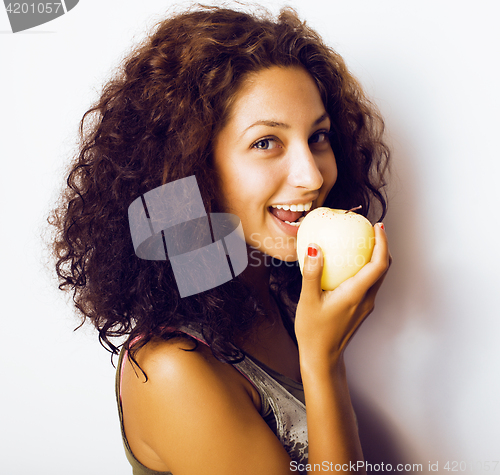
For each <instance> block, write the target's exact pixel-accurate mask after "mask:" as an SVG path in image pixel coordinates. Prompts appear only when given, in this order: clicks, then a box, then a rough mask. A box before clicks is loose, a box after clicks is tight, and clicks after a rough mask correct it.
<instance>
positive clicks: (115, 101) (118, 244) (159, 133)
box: [49, 6, 389, 360]
mask: <svg viewBox="0 0 500 475" xmlns="http://www.w3.org/2000/svg"><path fill="white" fill-rule="evenodd" d="M271 66H283V67H291V66H299V67H302V68H305V70H307V71H308V72H309V74H310V75H311V76H312V78H313V79H314V81H315V82H316V84H317V87H318V89H319V92H320V95H321V98H322V100H323V103H324V106H325V108H326V111H327V112H328V114H329V116H330V118H331V123H332V130H331V139H330V140H331V144H332V148H333V151H334V153H335V157H336V161H337V167H338V179H337V182H336V184H335V186H334V187H333V189H332V191H331V192H330V194H329V196H328V197H327V200H326V202H325V204H324V205H325V206H329V207H332V208H343V209H350V208H353V207H354V206H357V205H362V206H363V208H362V209H363V212H364V214H365V215H366V214H368V212H369V211H370V206H371V205H372V204H374V203H378V206H377V208H378V210H379V211H380V214H381V216H382V217H383V216H384V215H385V212H386V199H385V195H384V193H383V187H384V185H385V183H384V179H383V177H384V173H385V171H386V169H387V164H388V159H389V150H388V148H387V146H386V145H385V144H384V142H383V141H382V134H383V127H384V125H383V121H382V119H381V118H380V116H379V114H378V112H377V110H376V109H375V107H374V106H373V105H372V104H371V103H370V102H369V101H368V100H367V98H366V96H365V94H364V93H363V91H362V89H361V87H360V86H359V84H358V82H357V81H356V80H355V79H354V78H353V76H352V75H351V74H350V73H349V71H348V70H347V67H346V65H345V63H344V61H343V60H342V58H341V57H340V56H339V55H338V54H337V53H336V52H334V51H333V50H332V49H331V48H329V47H328V46H326V45H325V44H324V43H323V41H322V40H321V38H320V37H319V35H318V34H317V33H316V32H314V31H313V30H311V29H310V28H309V27H308V26H307V25H306V24H305V23H304V22H302V21H301V20H300V19H299V18H298V17H297V14H296V13H295V12H294V11H293V10H292V9H289V8H286V9H283V10H282V11H281V12H280V14H279V16H278V17H277V18H273V16H272V15H270V14H269V13H267V12H264V13H258V14H257V13H251V14H250V13H245V12H241V11H234V10H231V9H227V8H219V7H205V6H198V7H196V8H193V9H190V10H188V11H185V12H183V13H180V14H177V15H175V16H174V17H172V18H169V19H166V20H164V21H162V22H161V23H159V24H158V25H157V27H156V28H155V29H154V31H153V32H152V34H151V35H150V36H149V37H148V38H147V39H146V40H145V41H144V42H143V43H142V44H141V45H140V46H138V47H137V48H136V49H135V50H134V51H133V52H132V53H131V54H130V55H129V56H128V58H126V59H125V60H124V62H123V65H122V68H121V69H120V72H119V73H118V74H117V75H116V77H114V78H112V79H111V80H110V81H109V82H108V83H107V84H106V85H105V87H104V89H103V92H102V95H101V97H100V99H99V100H98V102H97V103H96V104H95V105H94V106H93V107H92V108H91V109H90V110H89V111H87V112H86V113H85V115H84V116H83V119H82V121H81V124H80V133H81V146H80V150H79V154H78V155H77V156H76V157H75V159H74V161H73V163H72V165H71V172H70V173H69V176H68V179H67V188H66V189H65V191H64V193H63V195H62V198H61V202H60V204H59V206H58V207H57V209H56V210H55V211H54V212H53V213H52V214H51V216H50V218H49V222H50V223H51V224H52V225H54V226H55V228H56V230H57V237H56V239H55V241H54V244H53V249H54V254H55V256H56V261H57V263H56V271H57V274H58V276H59V279H60V285H59V288H60V289H62V290H72V292H73V294H72V295H73V300H74V303H75V305H76V307H77V309H78V310H79V312H80V313H81V314H82V316H83V321H85V320H86V319H89V320H90V321H91V322H92V323H93V324H94V325H95V327H96V328H97V329H98V331H99V338H100V341H101V343H102V344H103V346H105V347H106V348H107V349H108V350H110V351H111V352H113V353H116V352H118V350H119V347H120V345H121V344H122V343H123V341H122V339H119V341H117V340H115V337H124V336H127V335H130V338H129V340H128V341H131V339H132V338H133V337H135V336H137V335H142V336H143V337H144V338H143V342H146V341H148V339H149V338H151V337H152V336H153V335H159V336H163V337H168V336H169V335H170V336H171V335H172V331H173V329H175V328H178V327H179V326H180V325H185V324H186V323H190V324H197V325H200V326H201V328H202V329H203V332H204V336H205V338H206V339H207V341H208V343H209V344H210V345H211V347H212V349H213V351H214V352H215V354H216V355H218V356H219V357H221V358H223V359H226V360H228V359H232V358H237V357H239V356H241V355H239V354H238V353H237V352H235V351H234V349H233V348H234V347H233V342H234V341H235V338H236V337H237V336H238V335H241V334H244V332H246V331H247V330H249V329H250V327H251V324H252V321H254V318H255V316H256V315H257V314H259V312H260V311H261V308H260V306H259V303H258V301H257V299H256V298H254V296H253V294H252V291H251V289H249V288H247V287H246V286H245V285H244V284H243V282H242V281H241V280H240V279H239V278H238V277H237V278H235V279H233V280H232V281H230V282H227V283H226V284H224V285H221V286H219V287H216V288H214V289H211V290H208V291H205V292H203V293H200V294H197V295H193V296H190V297H186V298H182V299H181V298H180V296H179V293H178V291H177V286H176V283H175V280H174V277H173V273H172V270H171V266H170V264H169V262H168V260H167V261H147V260H141V259H139V258H137V257H136V255H135V253H134V248H133V245H132V240H131V236H130V231H129V223H128V214H127V209H128V206H129V205H130V203H132V201H134V200H135V199H136V198H137V197H139V196H141V195H142V194H144V193H145V192H147V191H149V190H151V189H154V188H156V187H158V186H160V185H162V184H164V183H167V182H171V181H174V180H178V179H180V178H184V177H187V176H190V175H195V176H196V178H197V182H198V184H199V186H200V191H201V194H202V197H203V201H204V203H205V207H206V211H207V213H211V212H218V211H219V212H220V211H223V209H222V207H221V205H220V196H219V191H218V186H217V183H218V180H217V175H216V173H215V170H214V167H213V162H212V146H213V142H214V138H215V137H216V136H217V134H218V132H219V131H220V130H221V128H222V127H224V125H225V123H226V120H227V117H228V114H229V111H230V109H231V105H232V102H233V99H234V97H235V95H236V92H237V91H238V89H239V87H240V85H241V84H242V81H244V80H245V78H246V77H247V75H248V74H249V73H252V72H256V71H259V70H262V69H264V68H269V67H271ZM272 272H273V281H274V282H276V286H274V287H273V291H274V292H275V293H276V295H277V296H278V298H279V299H280V300H279V301H280V302H282V303H283V302H284V299H285V298H286V299H287V301H291V302H295V303H296V302H297V300H298V295H299V293H300V284H301V281H300V272H299V270H298V266H291V265H286V266H279V265H277V266H276V267H275V268H274V269H273V271H272ZM283 307H284V305H283ZM292 313H293V311H292ZM127 346H128V343H127Z"/></svg>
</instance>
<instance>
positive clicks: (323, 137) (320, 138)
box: [309, 132, 328, 143]
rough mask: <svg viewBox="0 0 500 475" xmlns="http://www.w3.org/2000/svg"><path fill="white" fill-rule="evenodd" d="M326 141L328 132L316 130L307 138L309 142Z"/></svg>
mask: <svg viewBox="0 0 500 475" xmlns="http://www.w3.org/2000/svg"><path fill="white" fill-rule="evenodd" d="M326 141H328V132H317V133H315V134H314V135H313V136H312V137H311V138H310V139H309V143H321V142H326Z"/></svg>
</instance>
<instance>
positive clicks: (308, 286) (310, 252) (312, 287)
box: [301, 243, 323, 299]
mask: <svg viewBox="0 0 500 475" xmlns="http://www.w3.org/2000/svg"><path fill="white" fill-rule="evenodd" d="M322 274H323V253H322V251H321V248H320V247H319V246H318V245H317V244H313V243H311V244H309V246H308V247H307V252H306V255H305V257H304V266H303V268H302V292H301V297H305V298H306V299H308V298H309V297H312V298H315V297H319V296H320V295H321V293H322V290H321V275H322Z"/></svg>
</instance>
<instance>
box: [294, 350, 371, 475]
mask: <svg viewBox="0 0 500 475" xmlns="http://www.w3.org/2000/svg"><path fill="white" fill-rule="evenodd" d="M301 371H302V382H303V385H304V393H305V401H306V408H307V427H308V438H309V464H310V465H311V467H312V468H314V466H315V465H316V467H318V466H319V467H321V468H320V470H319V471H322V472H324V471H325V467H326V466H328V467H330V468H331V469H332V471H335V466H337V468H338V467H339V465H340V466H341V467H343V469H342V471H344V472H345V471H346V470H344V469H345V468H347V467H349V469H350V468H352V467H353V466H356V464H357V462H358V461H362V460H363V453H362V449H361V444H360V442H359V436H358V429H357V423H356V417H355V415H354V410H353V408H352V403H351V398H350V395H349V388H348V385H347V378H346V372H345V365H344V361H343V358H342V357H339V358H338V359H337V360H334V361H331V362H329V363H325V360H324V359H322V360H321V363H318V362H317V360H313V359H311V360H309V361H306V360H305V358H301ZM346 464H347V467H346ZM313 471H314V470H313ZM360 473H363V472H360Z"/></svg>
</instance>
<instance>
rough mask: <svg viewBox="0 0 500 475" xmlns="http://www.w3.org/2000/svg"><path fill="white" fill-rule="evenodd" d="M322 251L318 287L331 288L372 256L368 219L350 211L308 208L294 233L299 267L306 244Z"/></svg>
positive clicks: (302, 263) (371, 234)
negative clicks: (319, 285) (315, 245)
mask: <svg viewBox="0 0 500 475" xmlns="http://www.w3.org/2000/svg"><path fill="white" fill-rule="evenodd" d="M311 243H314V244H317V245H318V246H319V247H320V248H321V250H322V251H323V258H324V261H323V274H322V276H321V288H322V289H323V290H333V289H335V288H337V287H338V286H339V285H340V284H341V283H342V282H344V281H345V280H346V279H348V278H349V277H352V276H353V275H355V274H356V273H357V272H358V271H359V270H360V269H361V268H362V267H363V266H364V265H365V264H366V263H368V262H369V261H370V259H371V257H372V251H373V246H374V245H375V232H374V229H373V226H372V225H371V223H370V221H368V220H367V219H366V218H365V217H364V216H361V215H360V214H357V213H354V212H352V211H345V210H342V209H330V208H316V209H315V210H313V211H311V212H309V213H308V214H307V215H306V217H305V218H304V219H303V221H302V222H301V224H300V226H299V230H298V233H297V257H298V260H299V266H300V270H301V271H302V270H303V266H304V258H305V255H306V253H307V248H308V245H309V244H311Z"/></svg>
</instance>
